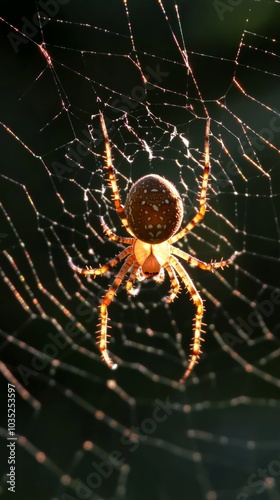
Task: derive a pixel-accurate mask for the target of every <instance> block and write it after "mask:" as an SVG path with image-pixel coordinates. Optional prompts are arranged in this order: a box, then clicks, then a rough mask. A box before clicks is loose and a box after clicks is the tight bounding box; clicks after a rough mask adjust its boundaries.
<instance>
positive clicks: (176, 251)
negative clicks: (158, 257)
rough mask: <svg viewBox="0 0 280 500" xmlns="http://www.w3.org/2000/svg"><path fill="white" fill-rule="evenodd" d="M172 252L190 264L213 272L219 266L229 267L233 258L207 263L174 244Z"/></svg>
mask: <svg viewBox="0 0 280 500" xmlns="http://www.w3.org/2000/svg"><path fill="white" fill-rule="evenodd" d="M170 252H171V253H172V254H173V255H177V256H178V257H180V258H181V259H184V260H185V261H186V262H187V263H188V264H190V266H198V267H200V269H204V270H205V271H212V272H213V271H214V269H218V268H222V269H223V268H224V267H228V266H229V264H230V263H231V262H232V260H233V259H232V258H230V259H228V260H223V259H222V260H221V261H220V262H210V263H207V262H203V261H202V260H199V259H197V258H196V257H193V256H192V255H189V254H188V253H186V252H183V250H180V248H177V247H174V246H172V245H171V246H170Z"/></svg>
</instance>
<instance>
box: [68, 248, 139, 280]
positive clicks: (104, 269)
mask: <svg viewBox="0 0 280 500" xmlns="http://www.w3.org/2000/svg"><path fill="white" fill-rule="evenodd" d="M132 253H133V247H132V246H130V247H127V248H125V249H124V250H123V251H122V252H120V253H119V254H118V255H117V256H116V257H115V258H114V259H111V260H109V262H107V264H105V265H104V266H101V267H97V268H96V269H83V268H81V267H79V266H76V265H75V264H73V262H72V259H69V260H68V264H69V266H70V267H71V269H73V271H75V272H76V273H79V274H83V275H84V276H88V275H90V274H93V275H94V276H100V275H101V274H105V273H107V271H109V269H111V268H112V267H115V266H116V265H117V264H118V263H119V262H121V261H122V260H123V259H125V257H127V256H128V255H131V254H132Z"/></svg>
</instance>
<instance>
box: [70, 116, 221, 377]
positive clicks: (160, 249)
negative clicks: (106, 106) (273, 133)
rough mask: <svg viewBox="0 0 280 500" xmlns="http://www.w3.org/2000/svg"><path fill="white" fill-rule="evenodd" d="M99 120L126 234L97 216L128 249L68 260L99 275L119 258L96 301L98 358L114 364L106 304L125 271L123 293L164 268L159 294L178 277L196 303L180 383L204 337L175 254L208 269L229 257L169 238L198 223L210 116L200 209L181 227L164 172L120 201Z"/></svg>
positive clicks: (176, 198)
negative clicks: (90, 263)
mask: <svg viewBox="0 0 280 500" xmlns="http://www.w3.org/2000/svg"><path fill="white" fill-rule="evenodd" d="M100 123H101V129H102V132H103V136H104V141H105V160H106V164H104V168H105V169H106V170H107V173H108V177H107V182H108V185H109V187H110V188H111V190H112V199H113V201H114V205H115V209H116V211H117V213H118V215H119V217H120V220H121V222H122V225H123V226H124V227H125V229H126V230H127V232H128V233H129V235H130V237H123V236H118V235H117V234H115V233H114V232H113V231H112V230H111V229H110V228H109V227H108V226H107V224H106V223H105V221H104V219H103V218H102V217H101V225H102V229H103V231H104V233H105V235H106V236H107V237H108V238H109V239H110V240H112V241H116V242H119V243H121V244H123V245H128V246H127V248H125V249H124V250H122V251H121V252H120V253H119V254H118V255H117V256H116V257H115V258H113V259H111V260H109V262H107V264H105V265H103V266H101V267H99V268H97V269H90V268H88V269H81V268H80V267H78V266H76V265H74V264H73V262H72V260H69V264H70V266H71V268H72V269H73V270H74V271H75V272H77V273H80V274H83V275H86V276H88V275H93V276H100V275H102V274H104V273H106V272H107V271H109V270H110V269H111V268H113V267H115V266H116V265H117V264H119V262H121V261H123V260H124V263H123V265H122V267H121V269H120V271H119V272H118V274H117V275H116V277H115V279H114V281H113V283H112V285H111V286H110V287H109V289H108V291H107V292H106V293H105V295H104V296H103V298H102V300H101V304H100V325H99V326H100V331H99V332H98V333H99V334H100V337H99V339H100V340H99V349H100V351H101V354H102V358H103V360H104V361H105V362H106V363H107V365H108V366H109V367H110V368H111V369H115V368H117V365H116V364H115V363H113V361H112V359H111V357H110V355H109V353H108V350H107V342H108V339H107V320H108V312H107V309H108V306H109V304H110V303H111V302H112V300H113V299H114V296H115V294H116V292H117V289H118V288H119V286H120V285H121V283H122V281H123V280H124V278H125V276H126V274H127V273H130V274H129V278H128V280H127V282H126V290H127V293H128V294H130V295H134V296H135V295H136V294H137V292H138V290H137V289H135V288H134V287H133V284H134V282H135V280H139V281H142V280H145V279H149V278H153V279H154V280H156V281H157V282H162V281H163V279H164V271H166V272H167V274H168V275H169V278H170V283H171V288H170V291H169V294H168V296H166V297H165V298H164V299H163V300H165V302H167V303H170V302H172V301H173V300H174V299H175V298H176V297H177V295H178V292H179V290H180V284H179V280H178V277H179V278H180V280H181V281H182V283H183V285H184V286H185V287H186V289H187V290H188V292H189V294H190V296H191V298H192V301H193V303H194V305H195V307H196V314H195V318H194V326H193V330H194V336H193V343H192V344H191V347H192V352H191V355H190V359H189V365H188V367H187V369H186V370H185V373H184V374H183V376H182V378H181V379H180V382H183V381H184V380H186V379H187V377H188V376H189V375H190V373H191V372H192V370H193V368H194V366H195V364H196V363H197V362H198V359H199V356H200V354H201V341H202V340H204V339H202V338H201V333H205V332H204V331H203V330H202V326H203V325H204V324H203V323H202V317H203V312H204V306H203V300H202V298H201V296H200V294H199V292H198V290H197V288H196V287H195V285H194V283H193V281H192V279H191V278H190V276H189V274H188V273H187V271H186V269H185V268H184V267H183V266H182V264H181V263H180V262H179V260H178V258H177V257H179V258H180V259H183V260H184V261H186V262H187V263H188V264H189V265H191V266H198V267H199V268H200V269H203V270H207V271H212V272H213V271H214V269H218V268H221V269H223V268H224V267H225V266H228V265H229V262H230V260H227V261H224V260H223V259H222V260H221V262H211V263H206V262H203V261H201V260H199V259H197V258H196V257H193V256H191V255H189V254H187V253H186V252H184V251H182V250H180V249H179V248H177V247H175V246H173V244H174V243H176V242H177V241H179V240H180V239H182V238H183V237H184V236H185V235H186V234H188V233H189V232H190V231H191V230H192V229H193V228H194V227H195V226H196V225H197V224H198V223H199V222H201V220H202V219H203V217H204V215H205V212H206V195H207V187H208V180H209V175H210V159H209V134H210V119H209V118H207V120H206V130H205V145H204V172H203V176H202V182H201V190H200V195H199V210H198V211H197V212H196V214H195V215H194V217H193V218H192V219H191V221H190V222H188V223H187V225H186V226H185V227H183V228H182V229H180V226H181V223H182V220H183V202H182V199H181V197H180V194H179V192H178V191H177V189H176V188H175V186H174V185H173V184H171V182H169V181H168V180H167V179H165V178H164V177H161V176H159V175H155V174H150V175H145V176H144V177H141V178H140V179H138V180H137V181H136V182H135V183H134V184H133V185H132V187H131V189H130V191H129V193H128V195H127V198H126V201H125V205H124V206H123V205H122V203H121V198H120V192H119V187H118V184H117V179H116V174H115V169H114V166H113V162H112V154H111V147H110V140H109V136H108V132H107V128H106V124H105V120H104V117H103V115H102V114H100Z"/></svg>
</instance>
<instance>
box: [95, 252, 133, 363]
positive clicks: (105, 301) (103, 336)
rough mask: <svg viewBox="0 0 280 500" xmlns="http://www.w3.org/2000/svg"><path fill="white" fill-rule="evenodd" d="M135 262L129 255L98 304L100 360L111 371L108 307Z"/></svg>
mask: <svg viewBox="0 0 280 500" xmlns="http://www.w3.org/2000/svg"><path fill="white" fill-rule="evenodd" d="M134 262H135V257H134V255H130V256H129V257H128V258H127V259H126V261H125V262H124V264H123V265H122V267H121V269H120V271H119V272H118V274H117V276H116V278H115V279H114V281H113V284H112V285H111V286H110V288H109V289H108V291H107V292H106V293H105V295H104V297H103V298H102V301H101V304H100V324H99V326H100V331H99V332H98V333H99V334H100V341H99V349H100V351H101V354H102V358H103V359H104V361H105V363H107V365H108V366H109V368H111V369H112V370H115V369H116V368H117V365H116V364H114V363H113V361H112V360H111V358H110V356H109V353H108V351H107V342H108V340H107V321H108V306H109V305H110V304H111V302H112V300H113V298H114V296H115V294H116V292H117V289H118V288H119V286H120V284H121V282H122V281H123V279H124V277H125V275H126V273H127V272H128V271H129V269H130V268H131V266H132V265H133V263H134Z"/></svg>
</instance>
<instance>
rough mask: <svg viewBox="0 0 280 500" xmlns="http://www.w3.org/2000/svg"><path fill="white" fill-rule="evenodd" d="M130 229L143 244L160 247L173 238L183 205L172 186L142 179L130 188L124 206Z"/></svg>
mask: <svg viewBox="0 0 280 500" xmlns="http://www.w3.org/2000/svg"><path fill="white" fill-rule="evenodd" d="M124 210H125V214H126V217H127V220H128V224H129V227H130V228H131V229H132V231H133V233H134V234H135V236H136V238H138V239H140V240H141V241H145V242H146V243H152V244H155V243H161V242H163V241H166V240H168V238H170V237H171V236H172V235H173V234H175V233H176V232H177V231H178V229H179V227H180V225H181V223H182V219H183V202H182V200H181V197H180V194H179V193H178V191H177V189H176V188H175V186H174V185H173V184H171V182H169V181H168V180H166V179H164V178H163V177H161V176H159V175H154V174H150V175H145V177H141V179H139V180H138V181H137V182H135V184H133V186H132V187H131V189H130V191H129V193H128V195H127V198H126V202H125V206H124Z"/></svg>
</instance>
